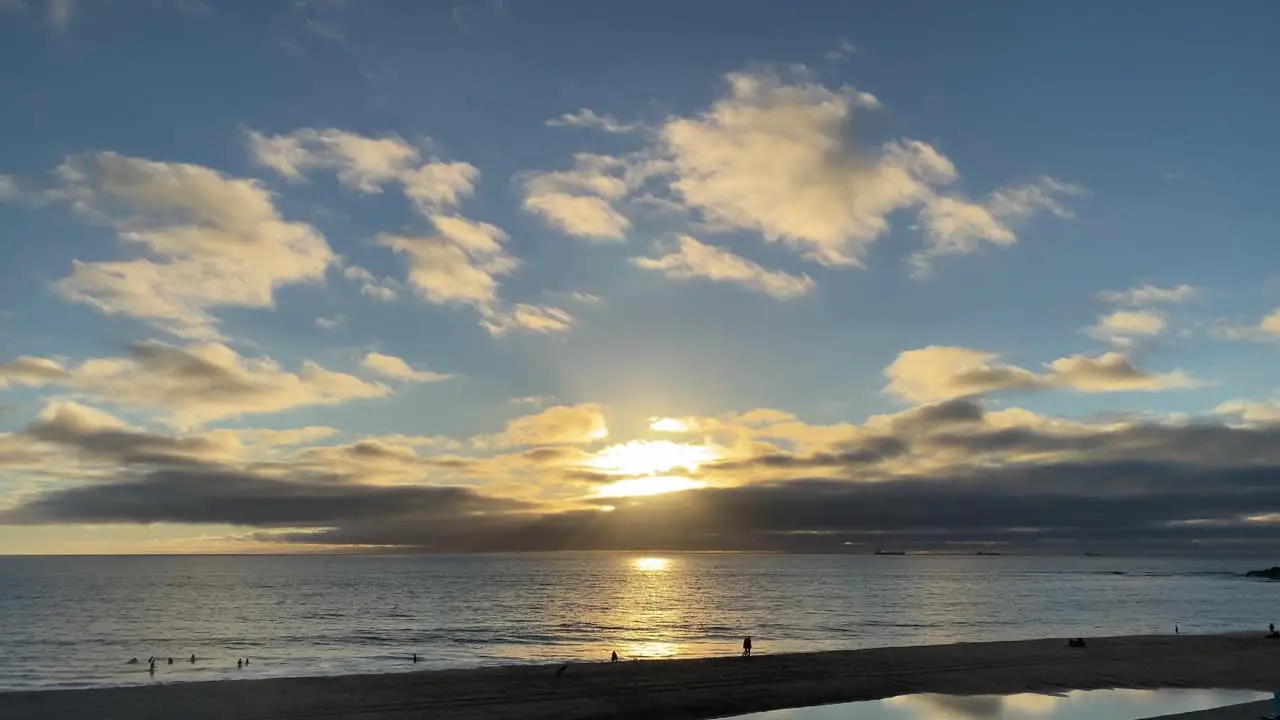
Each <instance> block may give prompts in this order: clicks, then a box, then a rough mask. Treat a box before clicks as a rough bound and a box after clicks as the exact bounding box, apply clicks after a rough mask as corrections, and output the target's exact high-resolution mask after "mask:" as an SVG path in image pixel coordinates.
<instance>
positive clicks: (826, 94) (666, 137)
mask: <svg viewBox="0 0 1280 720" xmlns="http://www.w3.org/2000/svg"><path fill="white" fill-rule="evenodd" d="M725 79H726V91H725V92H724V94H723V95H721V96H720V97H719V98H717V99H716V100H715V101H714V102H712V103H711V105H710V106H709V107H708V108H706V109H705V110H703V111H702V112H699V113H696V114H692V115H688V116H682V115H673V116H670V117H668V118H667V119H666V120H664V121H663V122H662V123H660V124H658V125H657V126H655V127H652V128H648V130H649V132H647V133H646V134H645V136H646V137H647V138H649V142H648V144H646V145H645V146H644V147H643V148H641V149H640V150H637V151H634V152H631V153H629V154H625V155H620V156H603V155H589V154H580V155H578V156H576V157H575V163H574V168H573V169H572V170H566V171H554V172H545V173H530V174H528V175H526V177H525V178H524V181H523V190H524V193H525V201H524V203H525V209H526V210H529V211H530V212H533V213H536V214H539V215H541V216H543V217H544V219H546V220H547V222H548V223H549V224H551V225H552V226H553V227H555V228H557V229H559V230H561V231H563V232H565V233H568V234H570V235H576V236H579V237H584V238H587V239H597V240H618V239H621V238H622V237H623V236H624V234H625V232H626V231H627V230H628V229H629V228H630V226H631V223H632V216H633V215H634V213H635V211H636V209H637V207H638V206H639V205H641V204H642V203H641V200H642V199H643V200H646V201H648V202H649V204H657V205H660V206H662V207H663V208H665V209H666V210H668V211H672V210H674V211H678V212H680V213H683V214H685V215H688V216H692V218H693V219H694V221H695V222H698V223H700V224H701V225H702V227H704V228H706V229H712V230H716V231H743V230H745V231H751V232H757V233H759V234H761V235H762V236H763V237H764V239H765V240H766V241H768V242H777V243H781V244H783V245H786V246H787V247H790V248H792V249H794V250H796V251H797V252H799V253H801V254H802V255H803V256H804V257H806V258H808V259H810V260H813V261H815V262H818V263H821V264H823V265H827V266H861V265H862V264H863V262H864V259H865V256H866V253H867V250H868V248H869V247H870V246H871V244H872V243H874V242H875V241H876V240H877V239H878V238H879V237H881V236H883V235H884V234H885V233H886V232H887V231H888V230H889V227H890V223H889V218H890V216H891V215H893V214H894V213H897V212H899V211H912V210H913V211H915V212H917V213H918V214H919V216H920V220H921V226H922V227H924V228H925V230H926V235H927V238H926V247H925V249H924V250H923V251H921V252H920V253H918V254H917V255H916V256H915V257H914V259H913V265H914V267H915V270H916V272H917V273H920V272H923V271H925V270H927V268H928V267H929V265H930V264H931V263H932V261H933V259H934V258H936V257H937V256H940V255H945V254H955V253H963V252H973V251H976V250H978V249H980V247H981V245H982V244H983V243H984V242H989V243H996V244H1002V245H1009V244H1012V243H1014V242H1015V241H1016V240H1017V235H1016V229H1017V226H1018V224H1019V223H1020V222H1023V221H1025V220H1027V219H1028V218H1030V217H1032V216H1034V215H1037V214H1041V213H1045V212H1048V213H1051V214H1055V215H1059V216H1064V217H1065V216H1067V215H1069V214H1070V213H1069V212H1068V210H1067V208H1066V207H1065V206H1064V205H1063V204H1062V202H1061V199H1062V198H1063V197H1065V196H1069V195H1076V194H1080V193H1082V192H1083V190H1082V189H1081V188H1078V187H1076V186H1074V185H1070V184H1068V183H1064V182H1061V181H1059V180H1056V179H1054V178H1051V177H1042V178H1040V179H1038V180H1036V181H1034V182H1032V183H1029V184H1026V185H1021V186H1014V187H1006V188H1001V189H998V190H996V191H994V192H992V193H991V194H990V195H988V196H987V197H986V198H985V199H984V200H982V201H981V202H974V201H970V200H967V199H965V198H964V197H963V196H961V195H959V194H957V193H948V192H946V191H945V188H946V187H947V186H948V185H949V184H950V183H952V182H953V181H955V180H956V179H957V178H958V177H959V173H958V171H957V170H956V168H955V166H954V164H952V162H951V161H950V160H949V159H948V158H947V157H945V156H944V155H943V154H942V153H941V152H939V151H938V150H937V149H936V148H934V147H933V146H931V145H929V144H927V143H923V142H920V141H917V140H911V139H897V140H891V141H889V142H887V143H884V144H882V145H880V146H879V147H862V146H859V145H858V144H856V143H855V142H854V141H853V139H852V138H853V130H854V128H855V124H856V123H855V121H856V120H857V118H858V116H859V114H860V113H862V112H865V111H873V110H875V109H877V108H878V107H879V106H880V102H879V100H878V99H877V98H876V97H875V96H874V95H871V94H870V93H867V92H863V91H859V90H857V89H856V88H852V87H847V86H845V87H839V88H830V87H827V86H825V85H822V84H820V83H818V82H817V81H816V80H814V78H813V76H812V75H811V74H810V73H808V72H807V71H805V70H804V69H803V68H800V69H798V70H797V69H795V68H793V69H792V70H791V72H789V73H785V74H784V73H782V72H780V71H778V70H777V69H769V68H766V69H761V70H752V71H740V72H733V73H729V74H728V75H726V78H725ZM580 116H581V117H583V118H586V117H588V116H585V115H580ZM575 117H579V116H575ZM589 117H591V118H595V117H598V116H596V115H594V114H592V115H591V116H589ZM582 122H589V121H588V120H585V119H584V120H582ZM591 122H594V121H591Z"/></svg>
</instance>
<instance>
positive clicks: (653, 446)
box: [587, 440, 719, 475]
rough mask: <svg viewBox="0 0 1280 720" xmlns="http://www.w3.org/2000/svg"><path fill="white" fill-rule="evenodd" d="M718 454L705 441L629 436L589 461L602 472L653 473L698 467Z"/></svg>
mask: <svg viewBox="0 0 1280 720" xmlns="http://www.w3.org/2000/svg"><path fill="white" fill-rule="evenodd" d="M717 457H719V454H718V453H716V451H715V450H713V449H711V448H709V447H706V446H705V445H685V444H683V443H675V442H671V441H670V440H632V441H631V442H627V443H622V444H620V445H610V446H609V447H607V448H605V449H603V450H601V451H600V452H598V453H596V456H595V457H593V458H591V460H589V461H588V463H587V464H588V465H590V466H591V467H593V468H595V469H597V470H603V471H605V472H615V473H619V474H624V475H652V474H656V473H661V472H666V471H668V470H674V469H675V468H684V469H685V470H697V469H698V467H699V466H700V465H702V464H703V463H706V462H710V461H712V460H715V459H716V458H717Z"/></svg>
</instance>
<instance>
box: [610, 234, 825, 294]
mask: <svg viewBox="0 0 1280 720" xmlns="http://www.w3.org/2000/svg"><path fill="white" fill-rule="evenodd" d="M631 262H632V264H634V265H636V266H637V267H642V268H645V269H648V270H658V271H660V272H662V273H663V274H664V275H666V276H667V277H669V278H674V279H677V280H688V279H691V278H706V279H708V280H712V281H715V282H729V283H735V284H737V285H741V286H743V287H745V288H748V289H750V290H753V291H755V292H761V293H765V294H766V295H771V296H773V297H775V298H777V299H779V300H790V299H792V298H796V297H799V296H801V295H804V294H805V293H807V292H809V291H810V290H811V289H813V280H812V279H810V278H809V276H808V275H791V274H789V273H785V272H782V271H780V270H766V269H765V268H763V267H761V266H760V265H759V264H757V263H755V262H752V261H751V260H747V259H746V258H744V257H741V256H739V255H735V254H733V253H731V252H729V251H728V250H725V249H724V248H719V247H715V246H714V245H706V244H704V243H701V242H698V240H696V239H695V238H692V237H690V236H688V235H684V236H681V237H680V238H679V241H678V247H677V248H676V249H674V250H672V251H671V252H669V253H667V254H666V255H662V256H661V257H656V258H651V257H636V258H632V259H631Z"/></svg>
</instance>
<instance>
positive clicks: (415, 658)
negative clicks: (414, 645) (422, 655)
mask: <svg viewBox="0 0 1280 720" xmlns="http://www.w3.org/2000/svg"><path fill="white" fill-rule="evenodd" d="M413 661H414V662H418V653H414V654H413Z"/></svg>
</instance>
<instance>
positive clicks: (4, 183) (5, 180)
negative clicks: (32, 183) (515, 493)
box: [0, 173, 21, 202]
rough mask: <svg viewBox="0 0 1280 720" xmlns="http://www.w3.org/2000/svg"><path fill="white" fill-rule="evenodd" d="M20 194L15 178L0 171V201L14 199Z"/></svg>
mask: <svg viewBox="0 0 1280 720" xmlns="http://www.w3.org/2000/svg"><path fill="white" fill-rule="evenodd" d="M20 194H21V191H20V190H19V189H18V180H17V178H15V177H14V176H12V175H5V174H3V173H0V202H5V201H8V200H16V199H18V197H19V195H20Z"/></svg>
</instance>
